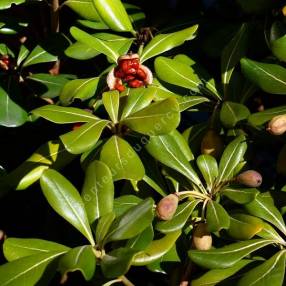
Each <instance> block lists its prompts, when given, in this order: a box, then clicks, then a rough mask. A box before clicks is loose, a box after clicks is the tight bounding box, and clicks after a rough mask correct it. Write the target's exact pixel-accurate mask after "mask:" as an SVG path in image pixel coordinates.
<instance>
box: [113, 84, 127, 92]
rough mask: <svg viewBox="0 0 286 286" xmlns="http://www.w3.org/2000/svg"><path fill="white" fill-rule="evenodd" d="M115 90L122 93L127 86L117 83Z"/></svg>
mask: <svg viewBox="0 0 286 286" xmlns="http://www.w3.org/2000/svg"><path fill="white" fill-rule="evenodd" d="M114 89H116V90H118V91H119V92H122V91H124V90H125V86H124V85H123V84H120V83H117V84H116V85H115V87H114Z"/></svg>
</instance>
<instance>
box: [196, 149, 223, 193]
mask: <svg viewBox="0 0 286 286" xmlns="http://www.w3.org/2000/svg"><path fill="white" fill-rule="evenodd" d="M197 165H198V167H199V169H200V171H201V173H202V175H203V177H204V179H205V182H206V184H207V186H208V188H209V190H211V189H212V187H213V184H214V181H215V179H216V177H217V176H218V165H217V161H216V159H215V158H214V157H212V156H211V155H207V154H203V155H200V156H199V157H198V158H197Z"/></svg>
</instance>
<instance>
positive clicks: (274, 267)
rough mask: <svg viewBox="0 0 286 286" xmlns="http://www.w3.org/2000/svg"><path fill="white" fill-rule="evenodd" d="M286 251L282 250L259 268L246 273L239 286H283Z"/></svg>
mask: <svg viewBox="0 0 286 286" xmlns="http://www.w3.org/2000/svg"><path fill="white" fill-rule="evenodd" d="M285 261H286V251H285V250H281V251H279V252H277V253H276V254H275V255H273V256H272V257H271V258H270V259H268V260H266V261H265V262H263V263H262V264H260V265H259V266H257V267H255V268H253V269H251V270H250V271H248V272H247V273H244V275H243V277H242V278H241V279H240V280H239V282H238V284H237V285H238V286H245V285H251V286H261V285H273V286H282V285H283V284H284V283H283V282H284V274H285Z"/></svg>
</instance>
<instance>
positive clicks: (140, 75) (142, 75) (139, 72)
mask: <svg viewBox="0 0 286 286" xmlns="http://www.w3.org/2000/svg"><path fill="white" fill-rule="evenodd" d="M136 77H137V78H138V79H141V80H145V79H146V77H147V76H146V73H145V72H144V71H143V70H142V69H140V68H139V69H138V70H137V73H136Z"/></svg>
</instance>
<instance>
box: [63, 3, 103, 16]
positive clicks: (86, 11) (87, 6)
mask: <svg viewBox="0 0 286 286" xmlns="http://www.w3.org/2000/svg"><path fill="white" fill-rule="evenodd" d="M64 4H65V5H67V6H68V7H69V8H70V9H72V10H73V11H75V12H76V13H77V14H79V15H80V16H81V17H83V18H85V19H88V20H91V21H100V16H99V15H98V13H97V11H96V9H95V7H94V5H93V3H92V0H67V1H65V2H64Z"/></svg>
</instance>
